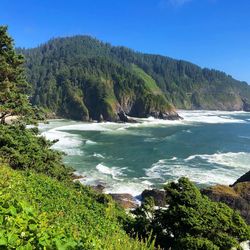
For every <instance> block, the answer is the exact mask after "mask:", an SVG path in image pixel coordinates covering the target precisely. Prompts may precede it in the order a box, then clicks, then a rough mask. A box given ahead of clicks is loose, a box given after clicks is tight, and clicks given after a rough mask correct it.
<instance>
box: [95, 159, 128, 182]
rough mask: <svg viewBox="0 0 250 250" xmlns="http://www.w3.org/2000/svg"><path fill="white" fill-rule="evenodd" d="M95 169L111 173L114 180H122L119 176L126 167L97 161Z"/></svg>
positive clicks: (103, 172)
mask: <svg viewBox="0 0 250 250" xmlns="http://www.w3.org/2000/svg"><path fill="white" fill-rule="evenodd" d="M96 169H97V170H98V171H99V172H101V173H102V174H106V175H111V176H112V178H113V179H114V180H119V181H122V180H123V179H121V178H119V177H121V176H124V173H123V170H124V169H126V168H117V167H107V166H105V165H103V164H102V163H99V164H98V165H97V166H96Z"/></svg>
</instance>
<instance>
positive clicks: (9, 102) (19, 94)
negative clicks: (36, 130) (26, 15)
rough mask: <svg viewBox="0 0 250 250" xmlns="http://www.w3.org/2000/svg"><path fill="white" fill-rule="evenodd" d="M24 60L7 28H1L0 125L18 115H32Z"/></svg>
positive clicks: (26, 116) (24, 116)
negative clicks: (17, 51)
mask: <svg viewBox="0 0 250 250" xmlns="http://www.w3.org/2000/svg"><path fill="white" fill-rule="evenodd" d="M23 63H24V59H23V56H22V55H18V54H16V52H15V50H14V46H13V40H12V39H11V38H10V36H9V35H8V34H7V27H6V26H0V123H1V124H5V122H6V118H7V117H10V116H13V115H17V116H18V117H19V120H20V119H23V118H26V119H27V118H28V116H29V115H31V113H32V108H31V105H30V104H29V100H28V96H27V95H26V94H24V93H26V92H27V90H28V88H29V84H28V83H27V81H26V78H25V75H24V68H23V67H22V65H23Z"/></svg>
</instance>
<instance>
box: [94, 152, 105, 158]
mask: <svg viewBox="0 0 250 250" xmlns="http://www.w3.org/2000/svg"><path fill="white" fill-rule="evenodd" d="M93 156H94V157H97V158H102V159H104V158H105V157H104V156H103V155H102V154H97V153H94V154H93Z"/></svg>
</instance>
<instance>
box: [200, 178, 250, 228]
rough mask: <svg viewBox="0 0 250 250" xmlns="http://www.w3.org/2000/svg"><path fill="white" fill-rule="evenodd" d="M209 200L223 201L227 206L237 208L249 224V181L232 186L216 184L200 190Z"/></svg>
mask: <svg viewBox="0 0 250 250" xmlns="http://www.w3.org/2000/svg"><path fill="white" fill-rule="evenodd" d="M202 193H203V194H205V195H207V196H208V197H209V198H210V199H211V200H213V201H217V202H224V203H226V204H227V205H228V206H229V207H231V208H233V209H235V210H238V211H239V212H240V214H241V215H242V217H243V218H244V219H245V220H246V222H247V223H248V224H250V182H239V183H237V184H235V185H234V186H233V187H228V186H223V185H216V186H213V187H209V188H206V189H203V190H202Z"/></svg>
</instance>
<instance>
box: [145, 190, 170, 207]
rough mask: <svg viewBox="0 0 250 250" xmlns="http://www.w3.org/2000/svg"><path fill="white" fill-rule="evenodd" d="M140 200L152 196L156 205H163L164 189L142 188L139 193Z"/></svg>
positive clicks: (164, 204) (164, 202)
mask: <svg viewBox="0 0 250 250" xmlns="http://www.w3.org/2000/svg"><path fill="white" fill-rule="evenodd" d="M141 197H142V202H144V201H145V200H146V199H147V198H149V197H152V198H153V199H154V203H155V205H156V206H159V207H164V206H166V193H165V191H164V190H159V189H152V190H144V191H143V192H142V194H141Z"/></svg>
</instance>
